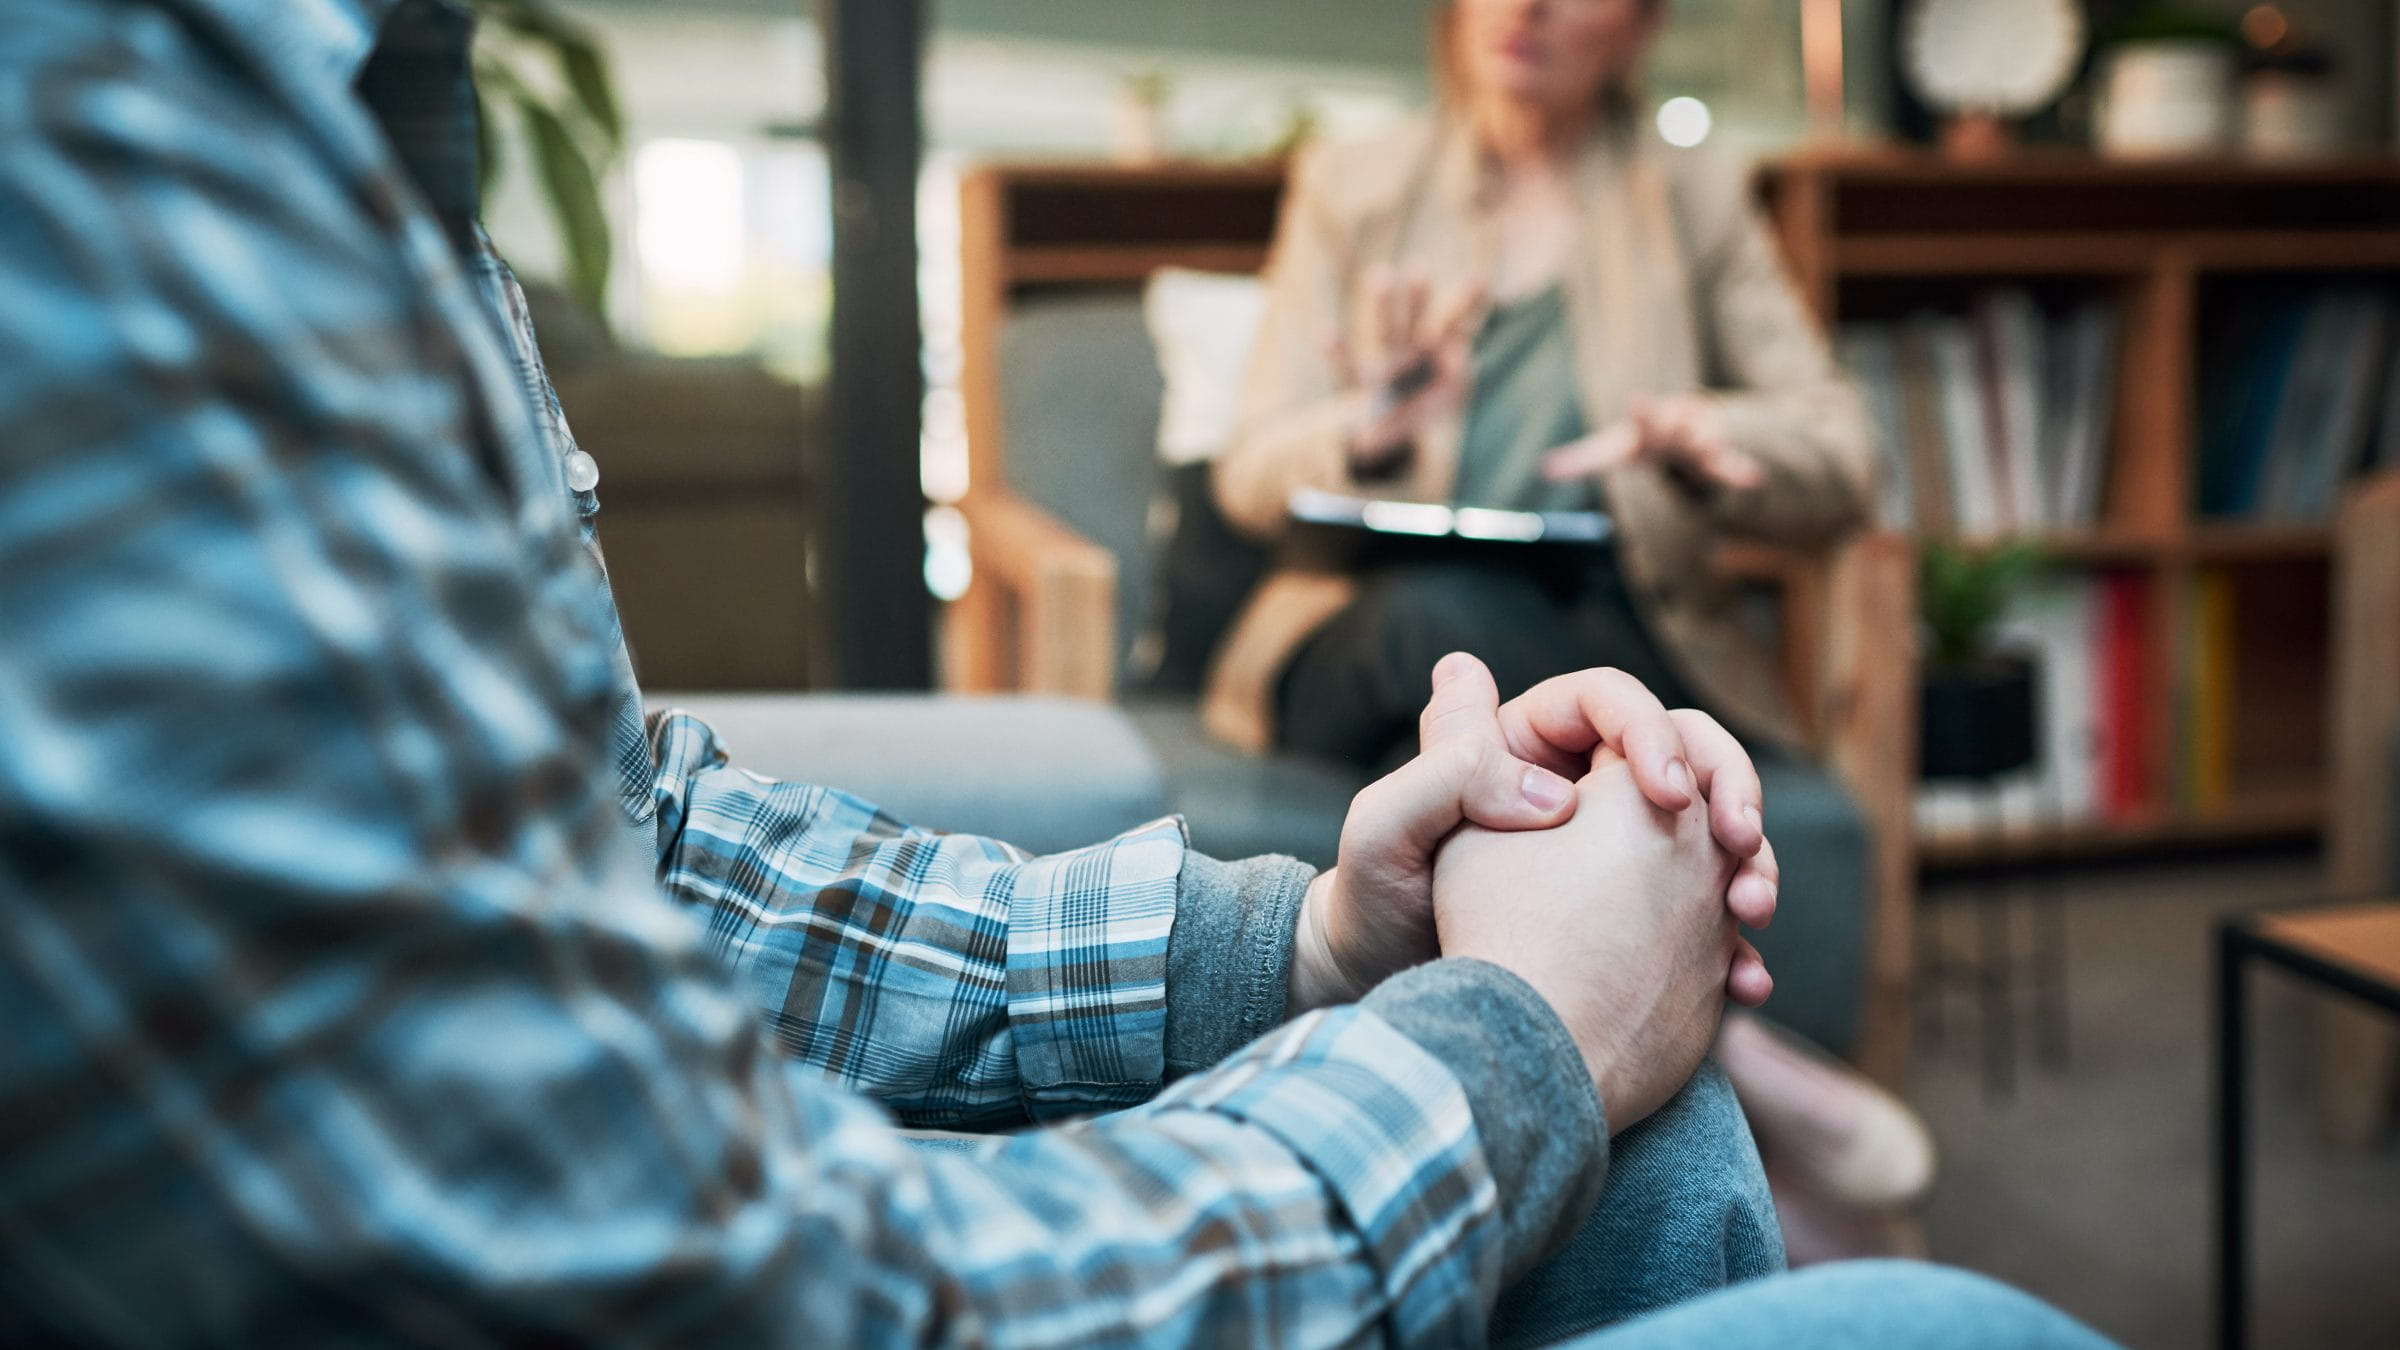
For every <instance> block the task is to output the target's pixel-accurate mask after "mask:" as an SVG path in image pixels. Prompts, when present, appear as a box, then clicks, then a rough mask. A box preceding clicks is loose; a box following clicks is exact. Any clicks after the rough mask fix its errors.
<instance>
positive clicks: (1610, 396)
mask: <svg viewBox="0 0 2400 1350" xmlns="http://www.w3.org/2000/svg"><path fill="white" fill-rule="evenodd" d="M1664 11H1665V4H1664V0H1454V2H1453V3H1449V4H1445V5H1443V6H1441V7H1440V8H1439V9H1438V10H1437V11H1436V19H1435V43H1434V47H1435V56H1436V64H1437V67H1438V73H1439V76H1440V85H1441V91H1442V96H1441V100H1440V103H1439V106H1438V107H1437V108H1436V109H1435V111H1434V112H1433V113H1432V114H1431V115H1429V116H1427V117H1425V118H1424V119H1422V120H1420V121H1417V122H1414V123H1412V124H1409V125H1407V126H1404V127H1402V128H1401V129H1399V130H1396V131H1394V132H1392V133H1390V134H1388V135H1385V136H1383V137H1381V138H1379V139H1376V140H1373V141H1370V142H1364V143H1357V144H1348V145H1335V146H1327V147H1321V148H1319V149H1318V150H1316V151H1315V152H1313V153H1311V154H1310V155H1308V156H1306V157H1304V158H1303V160H1302V161H1301V162H1300V163H1299V165H1298V166H1297V168H1296V169H1295V171H1294V176H1293V180H1292V185H1291V189H1290V192H1289V194H1288V198H1287V201H1286V204H1285V209H1284V218H1283V222H1282V225H1281V228H1280V230H1279V233H1278V236H1277V240H1276V244H1275V249H1274V256H1273V259H1272V261H1271V263H1270V266H1269V300H1268V309H1267V316H1266V320H1265V322H1264V324H1263V325H1262V330H1261V338H1260V346H1259V349H1258V352H1257V354H1256V356H1255V357H1254V359H1253V364H1252V367H1251V370H1250V375H1249V380H1248V384H1247V387H1246V390H1245V393H1244V398H1243V408H1242V416H1241V426H1240V431H1239V433H1238V435H1237V437H1236V440H1235V442H1234V444H1233V445H1232V446H1231V447H1230V448H1229V449H1228V451H1227V453H1226V455H1225V457H1224V458H1223V460H1222V461H1221V462H1220V463H1219V465H1218V467H1217V470H1216V478H1215V487H1216V493H1217V497H1218V500H1219V504H1220V506H1221V507H1222V508H1223V510H1224V512H1225V514H1226V516H1227V518H1228V519H1229V520H1230V521H1231V522H1233V524H1234V525H1235V526H1236V527H1237V528H1239V529H1241V530H1243V531H1245V532H1246V533H1249V534H1251V535H1253V536H1255V537H1257V538H1260V539H1263V540H1269V541H1273V540H1276V539H1277V538H1279V537H1280V536H1281V535H1282V534H1283V533H1284V532H1285V530H1286V525H1287V521H1288V518H1289V515H1288V513H1289V506H1290V502H1291V499H1292V496H1293V494H1294V493H1295V492H1296V491H1298V490H1301V489H1306V488H1313V489H1321V490H1326V491H1333V492H1340V493H1347V494H1356V495H1364V496H1376V497H1390V498H1398V499H1404V500H1411V501H1429V502H1444V503H1449V504H1452V505H1457V506H1482V507H1497V508H1504V509H1514V510H1586V511H1600V512H1604V513H1605V514H1606V515H1607V516H1608V517H1609V518H1610V519H1611V520H1612V521H1613V522H1614V526H1615V530H1614V543H1613V545H1612V546H1611V547H1609V548H1607V549H1604V550H1596V551H1593V552H1592V553H1591V554H1590V556H1589V557H1587V558H1583V559H1581V560H1579V561H1578V562H1577V563H1576V564H1575V565H1574V566H1573V568H1572V569H1571V570H1570V571H1569V572H1567V573H1566V574H1563V575H1562V574H1561V573H1560V571H1559V570H1558V569H1557V568H1556V567H1548V568H1544V569H1539V570H1537V569H1535V568H1532V567H1529V566H1527V565H1525V564H1524V563H1523V561H1522V560H1521V559H1518V558H1512V557H1508V556H1505V555H1502V554H1499V553H1498V552H1497V551H1494V552H1489V553H1485V554H1481V555H1471V556H1467V555H1456V554H1442V553H1439V552H1435V553H1432V554H1425V555H1418V556H1402V557H1397V558H1386V559H1384V560H1382V561H1380V562H1376V563H1371V564H1360V563H1356V562H1352V563H1348V564H1344V565H1328V564H1326V563H1323V562H1317V563H1313V564H1302V563H1299V562H1296V561H1290V560H1287V561H1285V562H1283V563H1281V564H1279V565H1278V567H1277V568H1276V569H1275V570H1274V571H1273V572H1271V573H1270V575H1269V576H1268V578H1267V579H1266V581H1265V582H1264V583H1263V584H1262V585H1261V587H1260V589H1259V591H1258V592H1257V594H1256V595H1255V596H1254V597H1253V598H1252V600H1251V602H1250V604H1249V606H1248V607H1247V609H1246V611H1245V612H1244V614H1243V616H1242V618H1241V619H1240V621H1239V622H1237V624H1236V625H1235V627H1234V630H1233V632H1232V634H1231V636H1230V637H1229V639H1228V641H1227V644H1226V647H1225V649H1224V651H1223V652H1222V654H1221V655H1220V658H1219V660H1218V663H1217V667H1216V669H1215V671H1214V672H1213V675H1212V678H1211V684H1210V688H1209V691H1208V698H1207V712H1208V718H1209V723H1210V726H1211V728H1212V730H1214V731H1215V732H1216V734H1218V735H1219V736H1221V737H1223V738H1225V739H1227V740H1229V741H1232V742H1234V743H1236V744H1239V745H1243V746H1246V747H1249V748H1253V749H1263V748H1267V747H1269V746H1276V747H1280V748H1284V749H1293V750H1302V751H1308V752H1312V753H1315V754H1318V755H1323V756H1329V757H1333V758H1337V759H1341V760H1344V761H1348V762H1352V763H1355V764H1357V765H1360V766H1362V767H1374V766H1378V765H1383V764H1386V763H1388V762H1395V761H1396V760H1397V759H1399V758H1404V757H1405V756H1406V755H1407V754H1408V753H1410V752H1411V751H1412V750H1413V746H1414V740H1413V738H1414V733H1415V718H1416V714H1417V710H1418V708H1419V707H1420V706H1421V705H1422V703H1423V701H1424V689H1425V681H1426V676H1427V672H1428V671H1429V670H1431V668H1432V667H1433V665H1434V664H1435V662H1437V661H1438V660H1439V659H1440V658H1441V657H1442V656H1443V655H1444V654H1445V653H1447V652H1450V651H1453V650H1465V651H1470V652H1473V653H1474V654H1476V655H1477V656H1479V657H1482V658H1483V659H1484V661H1485V662H1486V663H1487V664H1488V665H1489V666H1490V667H1491V669H1492V671H1493V673H1494V675H1495V676H1496V677H1497V679H1498V680H1499V682H1500V685H1501V688H1502V691H1503V693H1504V694H1511V693H1515V692H1517V691H1518V690H1521V689H1524V688H1526V687H1529V686H1530V685H1532V684H1534V683H1536V682H1538V681H1540V680H1542V679H1544V678H1546V677H1548V676H1552V675H1556V674H1559V673H1562V672H1564V671H1568V670H1574V669H1578V668H1582V667H1588V666H1594V665H1610V666H1616V667H1619V668H1621V669H1623V670H1626V671H1628V672H1630V673H1631V674H1633V675H1635V676H1636V677H1638V678H1639V679H1641V680H1642V682H1643V683H1645V684H1647V685H1649V686H1650V687H1651V689H1652V690H1653V691H1654V692H1656V693H1657V694H1658V695H1659V696H1660V698H1661V699H1662V700H1664V701H1665V702H1666V703H1667V704H1668V705H1669V706H1678V705H1689V706H1696V707H1699V708H1703V709H1706V710H1707V711H1709V712H1711V713H1713V714H1715V715H1716V716H1717V717H1718V718H1719V719H1720V720H1722V721H1723V722H1725V723H1726V724H1727V725H1728V726H1730V727H1732V728H1734V729H1735V730H1736V732H1737V733H1739V734H1741V735H1742V736H1743V737H1744V738H1745V739H1746V740H1749V741H1751V742H1752V743H1753V744H1754V745H1756V746H1758V747H1760V748H1761V749H1762V750H1772V749H1773V748H1775V747H1778V746H1790V745H1792V744H1793V743H1794V741H1795V740H1796V729H1795V728H1796V724H1795V722H1794V719H1793V716H1792V712H1791V709H1790V708H1789V707H1788V705H1787V703H1786V701H1785V698H1784V695H1783V693H1782V690H1781V689H1780V687H1779V685H1778V683H1777V679H1776V675H1775V671H1776V663H1775V662H1774V661H1773V660H1772V659H1771V658H1770V656H1769V655H1768V654H1767V653H1766V652H1764V651H1762V650H1760V649H1758V648H1757V647H1756V646H1755V645H1754V644H1753V642H1752V641H1751V640H1750V639H1749V638H1748V636H1747V635H1746V634H1745V632H1744V630H1743V629H1742V628H1741V627H1740V625H1739V624H1738V623H1737V622H1736V620H1735V616H1734V613H1733V607H1732V591H1731V587H1730V586H1729V584H1728V582H1727V581H1726V579H1725V578H1723V577H1721V576H1719V575H1717V574H1716V573H1715V572H1714V571H1712V568H1711V563H1710V560H1711V557H1712V556H1713V554H1714V552H1715V550H1716V547H1717V545H1718V544H1719V543H1720V542H1721V541H1723V540H1726V539H1728V538H1747V539H1758V540H1767V541H1773V542H1776V543H1782V544H1790V545H1801V546H1814V545H1821V544H1824V543H1826V542H1828V541H1830V540H1833V539H1835V538H1837V537H1839V536H1840V535H1842V534H1843V533H1844V532H1846V531H1850V530H1853V529H1855V528H1857V527H1858V526H1859V525H1860V524H1861V523H1862V521H1863V520H1864V519H1865V517H1866V514H1867V509H1868V502H1869V501H1870V489H1871V478H1872V472H1873V470H1872V464H1873V447H1872V444H1871V441H1870V439H1869V430H1868V419H1867V415H1866V413H1865V410H1864V408H1863V406H1862V404H1861V401H1860V399H1859V397H1858V395H1857V393H1856V392H1855V391H1854V390H1853V389H1852V387H1851V386H1850V385H1849V384H1848V383H1846V382H1845V381H1844V380H1843V378H1842V377H1841V375H1840V373H1839V371H1838V370H1837V369H1836V368H1835V366H1834V363H1833V361H1832V359H1831V357H1830V355H1829V354H1828V352H1827V348H1826V344H1825V342H1824V339H1823V337H1822V335H1821V334H1820V332H1819V331H1818V329H1817V328H1816V326H1815V325H1814V324H1813V322H1812V321H1811V319H1810V318H1809V316H1808V314H1807V313H1806V311H1805V310H1804V308H1803V306H1802V305H1801V303H1800V300H1799V298H1798V296H1797V295H1796V294H1795V293H1794V291H1793V289H1792V287H1791V285H1790V283H1789V281H1788V280H1787V278H1786V276H1785V274H1784V272H1783V269H1782V267H1781V265H1780V262H1779V258H1778V255H1777V253H1776V251H1775V247H1774V245H1773V243H1772V241H1771V240H1770V239H1769V237H1768V235H1767V233H1766V231H1765V229H1764V227H1763V225H1762V224H1761V222H1760V221H1759V219H1758V218H1757V216H1756V214H1755V212H1754V210H1753V209H1752V206H1751V204H1750V200H1749V197H1748V193H1747V189H1746V183H1745V179H1744V177H1743V175H1742V174H1741V173H1740V172H1739V171H1738V169H1737V168H1736V167H1735V166H1733V165H1731V164H1730V163H1728V162H1727V161H1725V160H1723V159H1721V158H1720V157H1717V156H1715V155H1712V154H1706V153H1700V152H1691V151H1677V150H1672V149H1670V148H1669V147H1667V146H1665V145H1664V144H1662V143H1660V142H1659V141H1658V140H1657V139H1656V138H1655V136H1653V135H1651V134H1650V133H1649V132H1648V128H1647V127H1646V125H1645V123H1644V120H1643V119H1642V118H1641V117H1639V116H1637V113H1638V112H1639V108H1638V106H1637V103H1636V101H1635V97H1634V90H1635V87H1636V86H1635V75H1636V72H1637V71H1638V69H1639V68H1640V66H1641V64H1642V59H1643V57H1644V55H1645V54H1646V52H1647V51H1648V49H1649V47H1650V45H1651V43H1652V42H1653V41H1654V39H1655V38H1656V37H1657V35H1658V32H1659V30H1660V28H1661V26H1662V25H1663V23H1664V22H1665V17H1666V16H1665V12H1664ZM1720 1054H1721V1057H1722V1058H1723V1060H1724V1063H1725V1066H1726V1068H1727V1070H1728V1071H1729V1073H1730V1074H1731V1076H1732V1077H1733V1080H1734V1082H1735V1085H1736V1087H1737V1089H1740V1090H1741V1091H1742V1096H1743V1100H1744V1103H1745V1105H1746V1106H1747V1107H1748V1109H1749V1111H1750V1114H1751V1115H1752V1118H1753V1123H1754V1127H1755V1128H1756V1131H1757V1133H1758V1136H1759V1138H1760V1141H1761V1145H1762V1151H1763V1152H1764V1153H1765V1154H1766V1155H1767V1157H1768V1161H1769V1165H1770V1170H1771V1173H1772V1174H1774V1175H1776V1176H1777V1177H1778V1178H1779V1180H1781V1181H1782V1182H1783V1183H1784V1185H1783V1186H1782V1187H1781V1188H1780V1189H1779V1192H1778V1199H1779V1202H1780V1203H1781V1204H1782V1206H1783V1209H1784V1212H1785V1216H1786V1224H1787V1228H1788V1229H1790V1230H1791V1232H1790V1236H1791V1238H1792V1245H1793V1248H1794V1251H1795V1254H1796V1255H1800V1256H1806V1255H1811V1254H1820V1253H1821V1254H1828V1255H1831V1254H1846V1253H1849V1252H1854V1251H1858V1250H1861V1249H1871V1248H1872V1247H1873V1246H1874V1245H1875V1243H1874V1242H1873V1241H1871V1240H1864V1239H1861V1238H1859V1237H1858V1236H1857V1233H1858V1232H1859V1231H1861V1229H1860V1218H1861V1215H1863V1214H1865V1213H1867V1212H1869V1211H1873V1210H1876V1209H1879V1208H1888V1207H1890V1206H1892V1205H1896V1204H1899V1203H1903V1202H1906V1201H1908V1200H1911V1199H1913V1198H1914V1197H1915V1195H1916V1194H1917V1193H1919V1192H1920V1191H1921V1190H1922V1189H1923V1187H1924V1186H1925V1185H1926V1184H1927V1182H1928V1181H1929V1179H1930V1174H1931V1150H1930V1146H1929V1144H1928V1143H1927V1142H1926V1139H1925V1135H1924V1132H1923V1130H1922V1128H1921V1127H1920V1126H1918V1125H1917V1123H1916V1121H1915V1118H1914V1117H1913V1116H1912V1115H1910V1114H1909V1113H1908V1112H1907V1111H1906V1109H1905V1108H1904V1107H1902V1106H1901V1105H1900V1104H1899V1103H1897V1102H1896V1101H1893V1100H1892V1099H1890V1098H1889V1097H1887V1096H1885V1095H1883V1094H1881V1093H1879V1092H1877V1091H1875V1090H1874V1089H1872V1088H1871V1087H1869V1086H1868V1085H1867V1084H1865V1083H1864V1081H1863V1080H1860V1079H1858V1078H1856V1077H1855V1076H1854V1075H1851V1074H1849V1073H1848V1072H1847V1071H1845V1070H1841V1069H1839V1068H1837V1067H1836V1066H1834V1065H1833V1064H1832V1063H1831V1062H1830V1061H1828V1060H1823V1059H1820V1058H1819V1057H1816V1056H1813V1055H1810V1054H1807V1053H1805V1052H1803V1051H1801V1050H1799V1049H1797V1048H1796V1047H1794V1046H1792V1045H1791V1044H1790V1043H1789V1042H1787V1041H1786V1040H1784V1039H1783V1038H1781V1037H1779V1036H1778V1035H1776V1034H1774V1033H1771V1032H1768V1031H1767V1030H1765V1028H1763V1027H1762V1026H1761V1025H1759V1024H1757V1023H1755V1022H1750V1021H1747V1020H1743V1021H1737V1022H1735V1023H1733V1024H1730V1025H1729V1026H1728V1029H1727V1031H1726V1033H1725V1036H1724V1038H1723V1040H1722V1042H1721V1044H1720Z"/></svg>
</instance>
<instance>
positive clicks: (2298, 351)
mask: <svg viewBox="0 0 2400 1350" xmlns="http://www.w3.org/2000/svg"><path fill="white" fill-rule="evenodd" d="M2395 330H2400V314H2396V313H2395V303H2394V297H2393V296H2392V295H2391V294H2390V293H2389V292H2386V291H2382V290H2378V289H2375V288H2369V287H2363V286H2354V287H2327V288H2323V289H2319V290H2314V291H2302V292H2297V293H2287V294H2281V295H2276V296H2273V297H2270V298H2265V299H2262V300H2259V301H2257V302H2255V303H2252V304H2248V305H2244V306H2242V307H2241V308H2239V309H2238V310H2231V311H2230V312H2229V313H2227V314H2226V315H2225V317H2224V318H2223V320H2222V321H2221V322H2218V323H2216V324H2214V325H2212V326H2211V328H2210V329H2209V330H2208V331H2207V332H2205V333H2204V334H2203V336H2202V342H2201V352H2200V464H2199V473H2198V475H2197V488H2198V494H2199V501H2198V502H2197V505H2198V507H2199V509H2200V514H2202V515H2204V516H2212V517H2217V518H2220V519H2234V520H2260V521H2273V522H2283V523H2307V522H2316V521H2322V520H2325V519H2327V518H2328V517H2329V516H2331V515H2332V513H2333V508H2334V503H2335V500H2336V498H2337V497H2338V496H2339V494H2340V491H2341V486H2342V484H2343V483H2344V482H2345V481H2347V480H2348V479H2349V478H2350V477H2351V476H2352V475H2354V474H2357V473H2360V472H2362V471H2367V470H2371V469H2376V468H2382V467H2388V466H2400V342H2396V341H2395V340H2394V339H2395Z"/></svg>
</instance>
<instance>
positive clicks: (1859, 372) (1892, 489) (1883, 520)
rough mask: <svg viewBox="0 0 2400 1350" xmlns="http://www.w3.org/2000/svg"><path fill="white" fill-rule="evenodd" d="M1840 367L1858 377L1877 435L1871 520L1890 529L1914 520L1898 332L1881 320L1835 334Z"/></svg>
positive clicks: (1908, 525) (1915, 512) (1913, 497)
mask: <svg viewBox="0 0 2400 1350" xmlns="http://www.w3.org/2000/svg"><path fill="white" fill-rule="evenodd" d="M1835 345H1836V354H1837V355H1838V356H1839V357H1840V358H1841V363H1842V368H1843V369H1845V370H1847V371H1850V372H1851V373H1852V374H1853V375H1854V376H1855V377H1856V378H1857V380H1858V382H1859V385H1860V387H1861V389H1862V391H1863V392H1864V393H1865V394H1866V398H1867V411H1868V412H1869V413H1870V414H1872V415H1873V417H1874V419H1875V438H1876V443H1877V445H1878V447H1879V448H1880V449H1881V451H1882V456H1883V463H1882V473H1881V474H1880V475H1879V479H1878V490H1879V496H1878V498H1877V501H1876V504H1875V519H1876V522H1877V523H1878V524H1881V525H1883V526H1885V527H1887V528H1891V529H1902V530H1905V529H1908V528H1911V526H1912V525H1913V524H1914V523H1915V521H1916V518H1917V508H1916V500H1915V475H1913V474H1912V473H1911V472H1910V471H1909V462H1908V455H1907V452H1906V447H1907V445H1908V415H1907V412H1906V410H1905V408H1904V407H1903V406H1902V399H1901V395H1900V337H1899V334H1898V333H1896V332H1894V331H1893V330H1891V329H1889V328H1886V327H1884V326H1882V325H1879V324H1878V325H1866V324H1852V325H1849V326H1847V327H1845V328H1843V329H1842V331H1841V332H1840V334H1838V335H1837V337H1836V339H1835Z"/></svg>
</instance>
